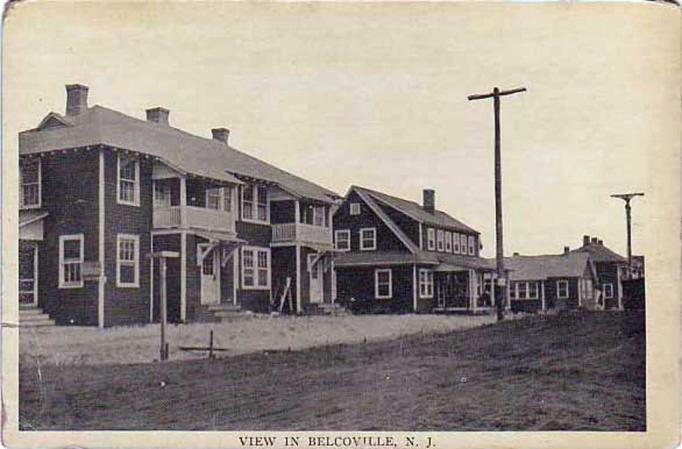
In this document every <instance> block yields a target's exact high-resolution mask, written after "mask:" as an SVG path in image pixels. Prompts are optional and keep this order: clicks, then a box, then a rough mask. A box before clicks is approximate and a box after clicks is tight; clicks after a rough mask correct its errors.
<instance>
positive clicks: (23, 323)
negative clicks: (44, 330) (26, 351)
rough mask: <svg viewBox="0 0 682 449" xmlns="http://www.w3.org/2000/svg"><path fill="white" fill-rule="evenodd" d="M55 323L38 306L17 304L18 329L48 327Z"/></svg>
mask: <svg viewBox="0 0 682 449" xmlns="http://www.w3.org/2000/svg"><path fill="white" fill-rule="evenodd" d="M54 325H55V322H54V320H53V319H51V318H50V316H49V315H48V314H47V313H45V312H43V309H41V308H40V307H38V306H34V305H32V304H19V327H48V326H54Z"/></svg>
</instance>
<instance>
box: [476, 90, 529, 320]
mask: <svg viewBox="0 0 682 449" xmlns="http://www.w3.org/2000/svg"><path fill="white" fill-rule="evenodd" d="M525 91H526V88H525V87H519V88H516V89H510V90H504V91H500V89H499V88H497V87H495V88H493V91H492V92H491V93H487V94H475V95H469V96H468V97H467V98H468V99H469V101H473V100H485V99H488V98H492V99H493V110H494V112H495V240H496V244H497V254H496V262H497V264H496V265H497V284H498V285H499V286H500V290H501V293H502V294H501V295H500V296H501V298H500V299H501V301H495V306H496V308H497V320H498V321H502V320H503V319H504V302H506V301H507V288H508V286H507V280H506V278H505V273H504V239H503V236H502V160H501V159H502V157H501V148H500V97H503V96H506V95H513V94H517V93H521V92H525ZM493 288H494V287H493Z"/></svg>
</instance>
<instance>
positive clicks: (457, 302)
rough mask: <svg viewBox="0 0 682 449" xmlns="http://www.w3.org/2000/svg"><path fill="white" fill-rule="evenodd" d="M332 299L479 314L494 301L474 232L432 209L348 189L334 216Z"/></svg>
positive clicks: (426, 203)
mask: <svg viewBox="0 0 682 449" xmlns="http://www.w3.org/2000/svg"><path fill="white" fill-rule="evenodd" d="M334 243H335V248H336V250H337V251H338V254H337V255H336V256H335V258H334V266H335V273H336V284H337V297H338V301H339V302H341V303H344V304H359V303H362V306H363V307H364V308H366V309H367V310H371V311H387V312H431V311H439V310H440V311H446V310H452V311H455V310H459V311H472V312H475V311H477V310H482V309H486V308H489V307H491V306H492V305H493V304H494V301H495V299H494V293H492V292H491V291H490V283H489V281H488V282H487V283H486V285H485V286H484V282H485V278H488V277H490V276H489V275H490V274H491V273H492V271H493V270H494V264H491V263H489V262H488V261H487V260H485V259H483V258H481V257H480V256H479V251H480V245H481V242H480V234H479V232H477V231H476V230H474V229H472V228H471V227H469V226H467V225H465V224H464V223H462V222H461V221H459V220H456V219H454V218H452V217H451V216H450V215H448V214H446V213H445V212H442V211H440V210H437V209H436V207H435V192H434V191H433V190H430V189H426V190H424V192H423V204H421V205H420V204H418V203H416V202H413V201H408V200H404V199H401V198H396V197H394V196H390V195H386V194H384V193H381V192H377V191H374V190H370V189H366V188H363V187H357V186H353V187H351V188H350V189H349V191H348V193H347V194H346V196H345V198H344V200H343V202H342V204H341V206H340V207H339V209H338V210H337V211H336V213H335V215H334Z"/></svg>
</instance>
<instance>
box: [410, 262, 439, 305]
mask: <svg viewBox="0 0 682 449" xmlns="http://www.w3.org/2000/svg"><path fill="white" fill-rule="evenodd" d="M434 284H435V279H434ZM412 310H413V311H414V312H417V264H413V265H412Z"/></svg>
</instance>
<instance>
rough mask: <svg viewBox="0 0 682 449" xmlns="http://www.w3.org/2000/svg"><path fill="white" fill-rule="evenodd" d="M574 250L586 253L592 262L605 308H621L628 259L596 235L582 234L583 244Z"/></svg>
mask: <svg viewBox="0 0 682 449" xmlns="http://www.w3.org/2000/svg"><path fill="white" fill-rule="evenodd" d="M573 251H574V252H580V253H587V254H589V255H590V258H591V259H592V261H593V262H594V265H595V267H596V270H597V277H598V278H599V284H600V287H601V290H600V295H601V296H602V297H603V298H604V306H605V308H607V309H618V310H622V309H623V297H624V295H623V280H624V279H625V278H626V277H627V273H628V260H627V259H626V258H625V257H623V256H621V255H620V254H618V253H616V252H615V251H613V250H611V249H609V248H607V247H606V246H604V241H603V240H601V239H599V238H597V237H590V236H589V235H584V236H583V245H582V246H581V247H579V248H577V249H575V250H573Z"/></svg>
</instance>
